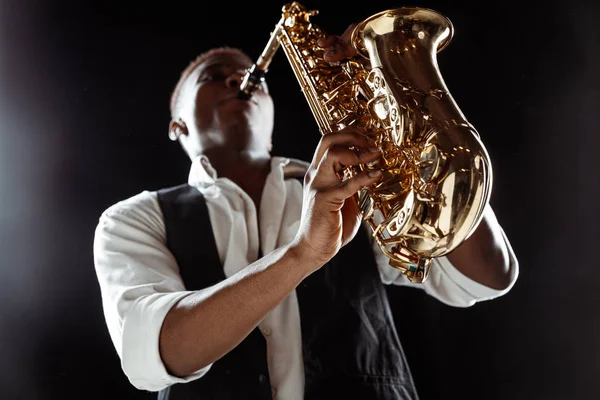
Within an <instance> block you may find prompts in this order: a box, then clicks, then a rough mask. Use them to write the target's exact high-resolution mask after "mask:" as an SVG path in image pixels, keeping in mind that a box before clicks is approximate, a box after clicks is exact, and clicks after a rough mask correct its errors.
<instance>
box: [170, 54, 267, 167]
mask: <svg viewBox="0 0 600 400" xmlns="http://www.w3.org/2000/svg"><path fill="white" fill-rule="evenodd" d="M251 65H252V60H251V59H250V57H248V56H247V55H246V54H245V53H244V52H242V51H241V50H239V49H236V48H231V47H219V48H215V49H211V50H209V51H207V52H205V53H202V54H201V55H199V56H198V57H197V58H196V59H195V60H194V61H192V62H191V63H190V64H189V65H188V67H187V68H186V69H185V70H184V71H183V72H182V74H181V77H180V79H179V81H178V82H177V85H176V86H175V90H174V91H173V94H172V96H171V104H170V108H171V123H170V124H169V137H170V138H171V139H172V140H179V142H180V143H181V145H182V147H183V149H184V150H185V152H186V153H187V154H188V155H189V157H190V158H191V159H194V158H195V157H196V156H198V155H200V154H203V153H206V152H207V151H211V150H213V149H218V148H224V147H227V148H230V149H233V150H239V151H253V152H259V153H268V152H270V150H271V137H272V130H273V101H272V99H271V96H270V95H269V93H268V90H267V87H266V84H265V85H263V87H262V88H260V89H258V90H257V91H256V92H255V93H254V95H253V97H252V98H251V99H250V100H241V99H239V98H237V94H238V91H239V85H240V83H241V80H242V78H243V76H244V74H245V70H246V69H247V68H249V67H250V66H251Z"/></svg>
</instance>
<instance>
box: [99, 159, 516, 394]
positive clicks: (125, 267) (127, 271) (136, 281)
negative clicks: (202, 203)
mask: <svg viewBox="0 0 600 400" xmlns="http://www.w3.org/2000/svg"><path fill="white" fill-rule="evenodd" d="M297 167H298V161H297V160H291V159H288V158H281V157H274V158H273V159H272V162H271V172H270V174H269V176H268V177H267V180H266V183H265V188H264V192H263V196H262V200H261V206H260V210H259V211H260V212H259V213H258V215H257V210H256V208H255V206H254V203H253V201H252V199H251V198H250V197H249V196H248V195H247V194H246V193H245V192H244V191H242V190H241V189H240V188H239V186H238V185H236V184H235V183H233V182H232V181H231V180H229V179H227V178H219V177H218V176H217V174H216V171H215V170H214V169H213V168H212V166H211V165H210V163H209V161H208V159H207V158H206V157H204V156H200V157H198V158H197V159H195V160H194V161H193V162H192V166H191V169H190V174H189V179H188V183H189V184H190V185H192V186H194V187H196V188H197V189H198V190H200V191H201V192H202V194H203V195H204V197H205V199H206V205H207V208H208V212H209V216H210V220H211V223H212V227H213V231H214V236H215V240H216V243H217V250H218V253H219V257H220V259H221V263H222V265H223V269H224V272H225V275H226V276H227V277H229V276H231V275H233V274H235V273H236V272H238V271H239V270H241V269H242V268H244V267H245V266H247V265H249V264H251V263H253V262H254V261H256V260H257V258H258V250H259V246H260V247H261V248H262V250H263V253H264V254H267V253H269V252H271V251H272V250H274V249H276V248H278V247H280V246H282V245H284V244H287V243H289V242H290V241H291V240H292V239H293V238H294V236H295V235H296V231H297V229H298V226H299V220H300V215H301V209H302V185H301V183H300V181H299V180H298V179H284V178H285V177H286V176H287V175H286V174H288V173H289V172H290V171H291V170H294V169H296V170H297ZM488 212H492V211H491V209H489V210H488ZM259 222H260V223H259ZM259 226H260V227H261V230H260V231H259V229H258V227H259ZM365 229H367V228H365ZM502 235H503V236H504V232H503V231H502ZM504 239H505V242H506V246H507V248H508V252H509V256H510V261H511V262H510V265H511V271H510V274H511V277H512V281H511V284H510V285H509V287H508V288H507V289H505V290H502V291H499V290H494V289H491V288H489V287H486V286H483V285H481V284H479V283H477V282H475V281H473V280H471V279H469V278H467V277H466V276H464V275H463V274H461V273H460V272H459V271H458V270H457V269H455V268H454V267H453V266H452V264H451V263H450V262H449V260H448V259H447V258H446V257H440V258H437V259H434V260H433V264H432V266H431V270H430V276H429V278H428V280H427V281H426V282H425V283H423V284H413V283H411V282H409V281H408V279H407V278H406V277H405V276H404V275H402V274H401V273H400V271H398V270H397V269H395V268H392V267H390V266H389V265H388V259H387V258H386V257H385V255H383V253H382V252H381V251H380V250H379V248H378V247H377V245H376V244H374V253H375V255H376V259H377V263H378V267H379V270H380V275H381V279H382V282H383V283H385V284H394V285H404V286H413V287H417V288H420V289H423V290H425V292H426V293H428V294H429V295H431V296H433V297H435V298H437V299H438V300H440V301H442V302H443V303H445V304H447V305H450V306H455V307H469V306H471V305H473V304H475V303H476V302H479V301H483V300H489V299H493V298H496V297H499V296H502V295H503V294H505V293H506V292H508V291H509V290H510V288H511V287H512V286H513V284H514V282H515V281H516V279H517V276H518V263H517V262H516V258H515V255H514V253H513V251H512V248H511V246H510V243H509V242H508V240H507V239H506V236H504ZM259 241H260V243H259ZM165 243H166V237H165V225H164V222H163V216H162V213H161V210H160V206H159V203H158V200H157V196H156V192H153V191H143V192H141V193H139V194H137V195H135V196H133V197H131V198H129V199H126V200H123V201H121V202H118V203H116V204H115V205H113V206H111V207H110V208H108V209H107V210H106V211H105V212H104V213H103V214H102V215H101V217H100V220H99V223H98V226H97V228H96V232H95V238H94V262H95V268H96V273H97V277H98V281H99V285H100V290H101V294H102V304H103V308H104V315H105V318H106V323H107V326H108V330H109V333H110V337H111V339H112V341H113V344H114V346H115V349H116V351H117V353H118V355H119V357H120V359H121V367H122V369H123V371H124V373H125V374H126V375H127V377H128V379H129V380H130V382H131V383H132V384H133V385H134V386H135V387H136V388H138V389H142V390H149V391H158V390H161V389H163V388H165V387H167V386H169V385H172V384H175V383H183V382H189V381H192V380H195V379H199V378H201V377H202V376H203V375H204V374H206V373H207V372H208V371H209V369H210V367H211V366H210V365H209V366H207V367H206V368H203V369H202V370H200V371H197V372H196V373H194V374H192V375H190V376H188V377H185V378H178V377H175V376H172V375H169V373H168V372H167V370H166V368H165V366H164V364H163V362H162V360H161V357H160V354H159V347H158V342H159V341H158V338H159V332H160V328H161V325H162V323H163V320H164V318H165V316H166V314H167V313H168V311H169V309H170V308H171V307H172V306H173V305H174V304H175V303H176V302H178V301H179V300H180V299H181V298H183V297H185V296H188V295H190V294H191V293H193V292H191V291H186V289H185V287H184V284H183V282H182V280H181V277H180V275H179V270H178V266H177V263H176V261H175V259H174V257H173V255H172V254H171V252H170V251H169V250H168V249H167V247H166V244H165ZM300 318H301V317H300V315H299V310H298V301H297V298H296V293H295V291H293V292H292V293H291V294H290V295H289V296H288V297H287V298H286V299H285V300H284V301H283V302H282V303H281V304H279V305H278V306H277V307H276V308H275V309H273V311H271V312H270V313H269V314H268V315H267V316H266V318H265V319H264V320H263V321H262V322H261V323H260V325H259V328H260V329H261V331H262V332H263V335H264V336H265V338H266V342H267V360H268V366H269V374H270V381H271V385H272V386H273V393H274V398H276V399H281V400H284V399H285V400H290V399H299V400H300V399H303V397H304V366H303V360H302V345H301V333H300ZM217 362H218V361H217Z"/></svg>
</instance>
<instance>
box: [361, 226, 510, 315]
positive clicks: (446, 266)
mask: <svg viewBox="0 0 600 400" xmlns="http://www.w3.org/2000/svg"><path fill="white" fill-rule="evenodd" d="M499 228H500V231H501V232H502V237H503V239H504V243H505V245H506V248H507V250H508V256H509V276H510V283H509V285H508V286H507V287H506V288H505V289H503V290H497V289H493V288H490V287H488V286H485V285H482V284H481V283H479V282H477V281H474V280H472V279H470V278H468V277H467V276H465V275H464V274H462V273H461V272H460V271H459V270H458V269H456V268H455V267H454V266H453V265H452V263H451V262H450V260H449V259H448V258H447V257H438V258H434V259H433V260H432V264H431V268H430V272H429V277H428V279H427V280H426V281H425V282H423V283H413V282H410V281H409V280H408V278H407V277H406V276H405V275H403V274H402V273H401V272H400V271H399V270H398V269H396V268H393V267H391V266H390V265H389V259H388V258H387V257H386V256H385V255H384V254H383V253H382V252H381V251H380V250H379V248H378V247H377V244H376V243H375V242H373V250H374V252H375V258H376V259H377V265H378V267H379V273H380V276H381V280H382V282H383V283H384V284H387V285H398V286H410V287H413V288H418V289H422V290H424V291H425V292H426V293H427V294H429V295H430V296H433V297H435V298H436V299H438V300H439V301H441V302H442V303H444V304H447V305H449V306H453V307H470V306H472V305H474V304H476V303H478V302H481V301H486V300H492V299H495V298H498V297H500V296H503V295H504V294H506V293H507V292H509V291H510V290H511V289H512V287H513V286H514V284H515V282H516V280H517V277H518V275H519V264H518V262H517V258H516V256H515V254H514V251H513V249H512V246H511V245H510V242H509V241H508V239H507V237H506V234H505V233H504V230H503V229H502V228H501V227H499Z"/></svg>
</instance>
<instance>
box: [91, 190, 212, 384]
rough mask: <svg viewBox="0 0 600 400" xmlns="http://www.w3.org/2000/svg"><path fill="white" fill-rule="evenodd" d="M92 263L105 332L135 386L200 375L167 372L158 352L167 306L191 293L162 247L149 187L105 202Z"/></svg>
mask: <svg viewBox="0 0 600 400" xmlns="http://www.w3.org/2000/svg"><path fill="white" fill-rule="evenodd" d="M94 265H95V269H96V274H97V276H98V281H99V285H100V290H101V294H102V305H103V309H104V316H105V319H106V323H107V326H108V330H109V334H110V337H111V339H112V341H113V344H114V346H115V349H116V351H117V353H118V355H119V357H120V358H121V367H122V369H123V371H124V373H125V375H126V376H127V378H128V379H129V381H130V382H131V383H132V385H133V386H135V387H136V388H138V389H141V390H148V391H159V390H161V389H163V388H165V387H167V386H170V385H172V384H174V383H183V382H189V381H192V380H195V379H198V378H200V377H201V376H203V375H204V374H205V373H206V372H208V370H209V369H210V367H211V366H210V365H209V366H207V367H205V368H203V369H202V370H200V371H197V372H195V373H194V374H192V375H190V376H188V377H186V378H178V377H175V376H172V375H170V374H169V373H168V372H167V370H166V368H165V366H164V364H163V362H162V359H161V357H160V353H159V334H160V329H161V326H162V323H163V320H164V318H165V316H166V315H167V313H168V312H169V310H170V308H171V307H172V306H173V305H174V304H175V303H177V302H178V301H179V300H180V299H182V298H183V297H185V296H188V295H189V294H191V293H192V292H191V291H186V290H185V287H184V285H183V281H182V280H181V277H180V275H179V267H178V266H177V262H176V261H175V258H174V257H173V255H172V253H171V252H170V251H169V250H168V249H167V247H166V233H165V226H164V222H163V217H162V212H161V210H160V206H159V204H158V199H157V198H156V193H155V192H149V191H144V192H142V193H140V194H138V195H136V196H133V197H131V198H130V199H127V200H124V201H121V202H119V203H117V204H115V205H113V206H112V207H110V208H108V209H107V210H106V211H105V212H104V213H103V214H102V215H101V217H100V220H99V223H98V226H97V228H96V231H95V236H94Z"/></svg>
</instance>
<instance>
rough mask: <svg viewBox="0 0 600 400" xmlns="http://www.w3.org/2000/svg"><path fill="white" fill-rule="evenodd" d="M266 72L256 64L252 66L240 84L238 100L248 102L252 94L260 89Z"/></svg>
mask: <svg viewBox="0 0 600 400" xmlns="http://www.w3.org/2000/svg"><path fill="white" fill-rule="evenodd" d="M266 74H267V71H264V70H262V69H260V68H259V67H258V66H257V65H256V64H254V65H252V67H250V68H249V69H248V70H247V71H246V75H245V76H244V79H243V80H242V84H241V85H240V91H239V92H238V98H239V99H243V100H248V99H250V97H252V94H254V92H255V91H256V89H258V88H259V87H260V85H261V84H262V83H263V82H264V81H265V75H266Z"/></svg>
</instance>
